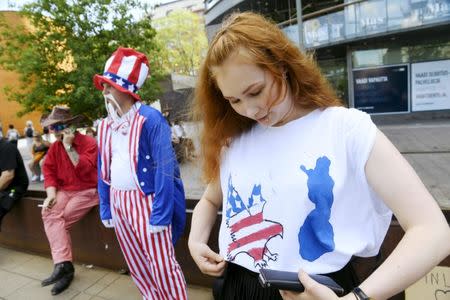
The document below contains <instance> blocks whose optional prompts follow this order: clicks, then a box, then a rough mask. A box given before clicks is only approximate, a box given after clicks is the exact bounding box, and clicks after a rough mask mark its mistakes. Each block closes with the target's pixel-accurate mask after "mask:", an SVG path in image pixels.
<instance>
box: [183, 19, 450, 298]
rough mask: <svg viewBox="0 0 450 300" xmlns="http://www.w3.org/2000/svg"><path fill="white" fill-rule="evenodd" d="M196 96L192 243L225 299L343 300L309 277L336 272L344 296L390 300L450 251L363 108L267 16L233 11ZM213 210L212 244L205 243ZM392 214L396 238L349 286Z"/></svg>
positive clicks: (448, 234)
mask: <svg viewBox="0 0 450 300" xmlns="http://www.w3.org/2000/svg"><path fill="white" fill-rule="evenodd" d="M195 101H196V112H197V116H198V117H199V119H200V120H201V121H202V123H203V124H202V125H203V126H202V128H203V132H202V136H201V141H202V151H203V155H202V157H203V158H204V168H203V173H204V176H205V178H206V179H207V181H208V186H207V188H206V191H205V193H204V194H203V196H202V197H201V199H200V201H199V203H198V204H197V206H196V207H195V209H194V213H193V217H192V226H191V233H190V236H189V249H190V252H191V255H192V257H193V259H194V261H195V262H196V264H197V265H198V267H199V268H200V270H201V271H202V272H203V273H205V274H209V275H212V276H221V275H224V279H223V280H224V281H223V285H222V287H219V288H218V289H216V290H215V291H216V292H217V293H216V295H218V294H219V295H220V296H221V299H281V297H283V298H284V299H323V300H330V299H339V298H338V296H336V294H334V292H333V291H332V290H331V289H329V288H327V287H325V286H324V285H321V284H319V283H317V282H316V281H314V280H313V279H311V278H310V277H309V276H308V275H307V273H309V274H326V275H328V276H330V277H332V278H333V279H335V281H336V282H338V283H339V284H340V285H341V286H342V287H343V288H344V289H345V292H346V295H345V296H343V297H342V298H341V299H351V300H355V299H359V300H361V299H369V297H370V298H371V299H386V298H389V297H391V296H393V295H395V294H397V293H399V292H401V291H402V290H404V289H405V288H407V287H408V286H409V285H411V284H412V283H414V282H415V281H417V280H418V279H420V278H421V277H422V276H424V275H425V274H426V273H427V272H429V271H430V270H431V269H432V268H433V267H434V266H435V265H437V264H438V263H439V262H440V261H442V260H443V259H444V258H445V257H447V255H449V253H450V243H448V241H449V240H450V229H449V226H448V224H447V222H446V220H445V218H444V216H443V214H442V212H441V210H440V208H439V206H438V204H437V203H436V201H435V200H434V199H433V197H432V196H431V195H430V193H429V192H428V191H427V190H426V188H425V186H424V185H423V183H422V182H421V180H420V179H419V178H418V176H417V175H416V173H415V172H414V170H413V169H412V168H411V166H410V165H409V164H408V162H407V161H406V160H405V159H404V158H403V157H402V156H401V154H400V153H399V152H398V151H397V149H395V147H394V146H393V145H392V144H391V142H390V141H389V140H388V139H387V138H386V137H385V136H384V134H383V133H381V131H379V130H378V129H377V128H376V126H375V124H374V123H373V122H372V120H371V118H370V116H369V115H368V114H366V113H364V112H361V111H358V110H356V109H347V108H344V107H343V106H342V104H341V101H340V99H338V98H337V97H336V96H335V93H334V92H333V91H332V90H331V88H330V86H329V84H328V83H327V81H326V79H325V78H324V76H323V75H321V74H320V71H319V69H318V67H317V65H316V63H315V62H314V61H313V60H312V58H310V57H308V56H306V55H305V54H303V53H301V52H300V50H299V49H298V47H297V46H296V45H295V44H294V43H293V42H291V41H290V40H289V39H288V38H287V37H286V36H285V35H284V33H283V32H282V31H281V30H280V29H279V28H278V27H277V25H276V24H274V23H272V22H270V21H268V20H266V19H265V18H264V17H262V16H260V15H257V14H254V13H249V12H247V13H241V14H234V15H232V16H230V17H229V18H228V19H227V20H226V21H225V22H224V23H223V25H222V28H221V29H219V30H218V32H217V34H216V36H215V37H214V39H213V40H212V42H211V44H210V47H209V50H208V52H207V54H206V58H205V60H204V63H203V65H202V66H201V68H200V74H199V78H198V81H197V87H196V97H195ZM220 207H222V211H223V214H222V223H221V226H220V235H219V248H220V253H215V252H214V251H212V250H211V249H210V248H209V246H208V245H207V242H208V238H209V235H210V232H211V228H212V226H213V225H214V222H215V219H216V217H217V211H218V209H219V208H220ZM391 211H392V212H394V214H395V216H396V218H397V220H398V221H399V223H400V225H401V227H402V228H403V229H404V231H405V235H404V236H403V238H402V240H401V241H400V243H399V244H398V246H397V247H396V248H395V250H394V251H393V252H392V253H391V254H390V255H389V256H388V257H387V259H386V260H385V261H384V262H383V263H382V264H381V265H380V266H379V267H378V268H377V269H376V270H375V271H374V272H373V273H372V274H371V275H370V276H369V277H368V278H367V279H365V280H364V281H363V282H358V280H357V278H355V277H354V271H353V270H352V266H351V263H350V261H351V258H352V256H363V257H366V256H375V255H376V254H377V253H378V252H379V249H380V246H381V244H382V242H383V239H384V237H385V235H386V232H387V230H388V228H389V225H390V222H391V216H392V212H391ZM445 241H447V242H445ZM261 268H269V269H275V270H282V271H292V272H299V273H298V277H299V279H300V281H301V282H302V283H303V285H304V287H305V291H304V292H303V293H294V292H287V291H281V292H280V291H278V290H277V289H275V288H273V287H272V288H267V289H264V288H262V287H261V286H260V285H259V283H258V272H259V271H260V269H261ZM225 269H226V271H225ZM299 270H300V271H299ZM399 274H401V276H398V275H399Z"/></svg>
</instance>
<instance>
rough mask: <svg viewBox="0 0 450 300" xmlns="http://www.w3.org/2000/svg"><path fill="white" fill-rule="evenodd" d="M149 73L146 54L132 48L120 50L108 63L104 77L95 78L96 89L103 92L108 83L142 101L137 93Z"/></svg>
mask: <svg viewBox="0 0 450 300" xmlns="http://www.w3.org/2000/svg"><path fill="white" fill-rule="evenodd" d="M148 73H149V66H148V60H147V57H146V56H145V54H143V53H140V52H138V51H136V50H134V49H131V48H122V47H120V48H118V49H117V50H116V51H115V52H114V53H113V54H112V55H111V57H110V58H109V59H108V60H107V61H106V64H105V71H104V72H103V75H98V74H97V75H95V76H94V84H95V87H96V88H97V89H99V90H101V91H103V84H104V83H108V84H110V85H111V86H113V87H115V88H116V89H118V90H119V91H121V92H123V93H126V94H129V95H131V96H133V97H134V98H135V99H136V100H141V98H140V97H139V95H138V94H136V92H137V91H138V90H139V89H140V88H141V87H142V85H143V84H144V82H145V79H147V76H148Z"/></svg>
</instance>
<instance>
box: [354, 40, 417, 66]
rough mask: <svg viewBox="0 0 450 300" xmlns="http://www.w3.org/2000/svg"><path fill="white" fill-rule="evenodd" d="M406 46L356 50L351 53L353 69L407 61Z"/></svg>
mask: <svg viewBox="0 0 450 300" xmlns="http://www.w3.org/2000/svg"><path fill="white" fill-rule="evenodd" d="M408 52H409V51H408V47H395V46H393V47H389V48H380V49H371V50H357V51H354V52H353V53H352V65H353V68H354V69H359V68H368V67H377V66H384V65H395V64H401V63H407V62H408V61H409V54H408Z"/></svg>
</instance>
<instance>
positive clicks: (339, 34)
mask: <svg viewBox="0 0 450 300" xmlns="http://www.w3.org/2000/svg"><path fill="white" fill-rule="evenodd" d="M281 2H282V3H281ZM298 3H300V6H301V8H302V20H301V22H299V23H298V22H297V19H296V17H295V16H296V8H297V5H298ZM237 10H239V11H244V10H253V11H257V12H260V13H262V14H264V15H266V16H269V17H271V18H272V19H273V20H274V21H275V22H276V23H277V24H279V26H280V27H281V28H282V29H283V31H284V32H285V33H286V35H287V36H288V37H289V38H291V39H292V40H293V41H294V42H296V43H297V44H298V45H299V46H300V47H301V48H302V49H304V50H305V51H308V52H310V51H311V52H314V55H315V57H316V59H317V61H318V64H319V66H320V67H321V69H322V72H323V74H324V75H325V76H326V77H327V78H328V80H329V81H330V83H331V84H332V85H333V86H334V88H335V90H336V91H337V94H338V95H339V96H340V97H341V98H342V100H343V101H344V102H345V103H346V104H347V105H348V106H349V107H356V108H358V109H361V110H364V111H366V112H368V113H371V114H416V115H417V114H421V113H423V112H434V113H444V114H447V113H449V115H450V0H345V1H338V0H336V1H323V0H322V1H321V0H318V1H311V0H306V1H305V0H303V1H298V0H297V1H296V0H287V1H277V0H272V1H271V0H267V1H256V0H241V1H239V0H237V1H226V0H207V1H206V2H205V23H206V30H207V33H208V37H209V38H211V37H212V36H213V34H214V33H215V32H216V31H217V29H218V28H219V26H220V23H221V21H222V19H223V18H224V17H225V16H226V15H228V14H229V13H231V12H233V11H237ZM299 28H300V30H299ZM299 32H301V36H300V34H299ZM428 115H429V113H428Z"/></svg>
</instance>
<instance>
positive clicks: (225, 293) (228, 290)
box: [213, 262, 360, 300]
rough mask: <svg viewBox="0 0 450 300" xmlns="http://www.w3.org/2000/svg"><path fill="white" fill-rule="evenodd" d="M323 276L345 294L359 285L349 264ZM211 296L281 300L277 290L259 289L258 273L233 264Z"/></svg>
mask: <svg viewBox="0 0 450 300" xmlns="http://www.w3.org/2000/svg"><path fill="white" fill-rule="evenodd" d="M323 275H326V276H328V277H331V278H332V279H333V280H334V281H336V282H337V283H338V284H339V285H340V286H341V287H343V288H344V291H345V294H347V293H349V292H351V291H352V290H353V288H355V287H356V286H358V285H359V283H360V282H359V280H358V278H357V276H356V273H355V272H354V270H353V267H352V265H351V262H349V263H348V264H347V265H345V266H344V267H343V268H342V269H341V270H339V271H337V272H333V273H328V274H323ZM213 295H214V299H215V300H241V299H242V300H247V299H252V300H282V298H281V295H280V292H279V290H278V289H275V288H271V287H269V288H263V287H261V285H260V284H259V282H258V273H254V272H251V271H249V270H247V269H245V268H243V267H241V266H239V265H236V264H233V263H228V265H227V268H226V270H225V272H224V274H223V276H222V277H219V278H217V279H216V281H215V282H214V286H213Z"/></svg>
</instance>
